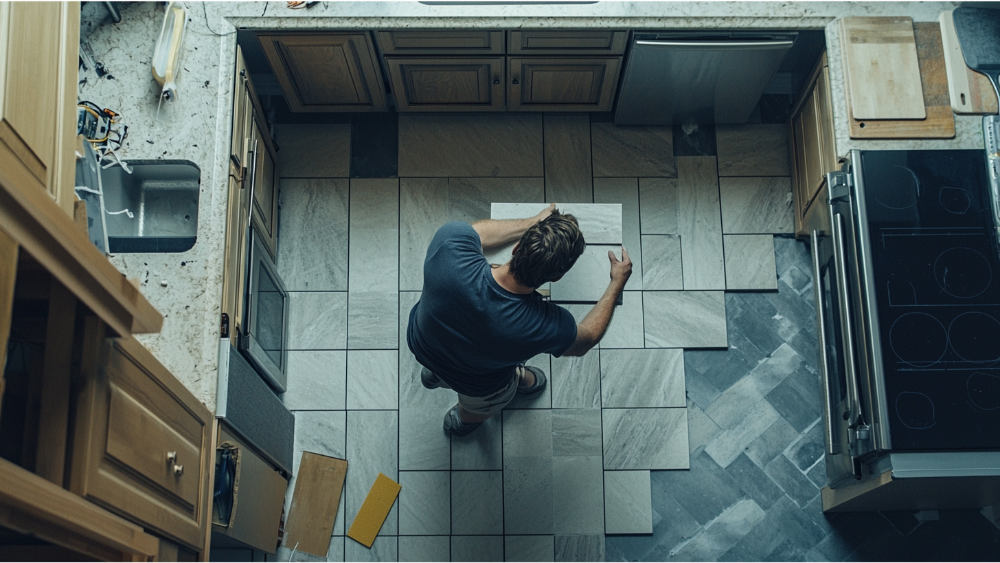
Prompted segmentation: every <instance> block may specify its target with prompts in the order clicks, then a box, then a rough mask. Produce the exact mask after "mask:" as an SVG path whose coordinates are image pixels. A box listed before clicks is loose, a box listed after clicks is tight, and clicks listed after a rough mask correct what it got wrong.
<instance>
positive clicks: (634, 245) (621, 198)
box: [594, 178, 642, 290]
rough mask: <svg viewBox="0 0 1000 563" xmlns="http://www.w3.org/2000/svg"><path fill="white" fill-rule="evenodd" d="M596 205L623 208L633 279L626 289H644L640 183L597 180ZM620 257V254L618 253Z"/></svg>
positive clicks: (624, 229) (618, 179)
mask: <svg viewBox="0 0 1000 563" xmlns="http://www.w3.org/2000/svg"><path fill="white" fill-rule="evenodd" d="M594 202H595V203H620V204H621V206H622V246H624V247H625V250H627V251H628V255H629V258H630V259H631V260H632V277H630V278H629V280H628V283H626V284H625V289H632V290H636V289H642V240H641V239H640V238H639V183H638V180H637V179H636V178H595V179H594ZM616 255H618V256H619V258H620V257H621V256H620V253H618V252H616Z"/></svg>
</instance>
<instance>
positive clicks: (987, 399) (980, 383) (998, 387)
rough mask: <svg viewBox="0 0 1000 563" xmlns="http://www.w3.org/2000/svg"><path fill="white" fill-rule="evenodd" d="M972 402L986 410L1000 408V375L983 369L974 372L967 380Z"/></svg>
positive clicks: (966, 383) (966, 385)
mask: <svg viewBox="0 0 1000 563" xmlns="http://www.w3.org/2000/svg"><path fill="white" fill-rule="evenodd" d="M965 389H966V391H968V392H969V400H970V401H972V404H973V405H975V406H977V407H979V408H980V409H982V410H984V411H995V410H997V409H1000V377H997V376H996V375H990V374H988V373H983V372H981V371H976V372H973V373H972V375H970V376H969V379H968V380H966V382H965Z"/></svg>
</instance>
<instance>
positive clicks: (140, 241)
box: [101, 160, 201, 254]
mask: <svg viewBox="0 0 1000 563" xmlns="http://www.w3.org/2000/svg"><path fill="white" fill-rule="evenodd" d="M125 164H126V165H127V166H128V167H129V169H131V170H132V173H131V174H129V173H127V172H125V170H124V169H122V167H120V166H114V167H112V168H108V169H106V170H101V184H102V189H103V191H104V208H105V210H106V212H107V214H106V216H105V221H106V223H107V231H108V247H109V248H108V252H110V253H111V254H117V253H125V252H184V251H186V250H190V249H191V247H193V246H194V243H195V241H196V239H197V233H198V196H199V193H200V189H199V185H200V183H201V170H200V169H199V168H198V166H197V165H196V164H195V163H193V162H191V161H189V160H132V161H127V162H126V163H125ZM125 210H128V212H124V211H125Z"/></svg>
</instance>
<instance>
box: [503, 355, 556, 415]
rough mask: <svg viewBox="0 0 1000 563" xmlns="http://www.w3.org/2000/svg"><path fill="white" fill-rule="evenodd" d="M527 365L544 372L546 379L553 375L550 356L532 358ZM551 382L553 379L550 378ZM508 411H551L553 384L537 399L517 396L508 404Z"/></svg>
mask: <svg viewBox="0 0 1000 563" xmlns="http://www.w3.org/2000/svg"><path fill="white" fill-rule="evenodd" d="M525 365H528V366H534V367H536V368H538V369H540V370H542V371H543V372H545V375H546V377H549V376H550V375H551V374H552V356H550V355H548V354H539V355H537V356H535V357H534V358H531V359H530V360H528V361H527V362H525ZM549 379H550V380H551V377H549ZM504 408H507V409H551V408H552V384H551V383H549V385H546V386H545V389H543V390H542V392H541V394H539V395H538V396H537V397H532V398H530V399H526V398H524V396H523V395H515V396H514V399H513V400H512V401H511V402H510V403H508V404H507V406H506V407H504Z"/></svg>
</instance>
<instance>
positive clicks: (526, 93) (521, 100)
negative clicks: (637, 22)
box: [507, 57, 622, 111]
mask: <svg viewBox="0 0 1000 563" xmlns="http://www.w3.org/2000/svg"><path fill="white" fill-rule="evenodd" d="M507 60H508V70H507V87H508V90H507V92H508V94H507V105H508V106H509V107H510V109H511V110H512V111H553V110H562V111H610V110H611V104H612V102H613V101H614V96H615V86H616V85H617V84H618V72H619V69H620V68H621V60H622V59H621V57H595V58H562V57H561V58H543V57H509V58H508V59H507Z"/></svg>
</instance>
